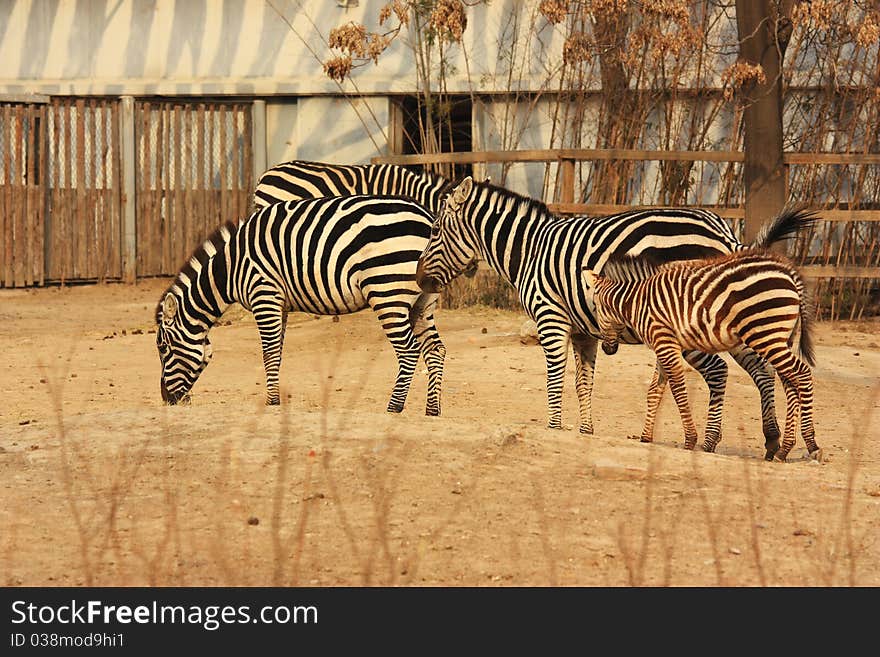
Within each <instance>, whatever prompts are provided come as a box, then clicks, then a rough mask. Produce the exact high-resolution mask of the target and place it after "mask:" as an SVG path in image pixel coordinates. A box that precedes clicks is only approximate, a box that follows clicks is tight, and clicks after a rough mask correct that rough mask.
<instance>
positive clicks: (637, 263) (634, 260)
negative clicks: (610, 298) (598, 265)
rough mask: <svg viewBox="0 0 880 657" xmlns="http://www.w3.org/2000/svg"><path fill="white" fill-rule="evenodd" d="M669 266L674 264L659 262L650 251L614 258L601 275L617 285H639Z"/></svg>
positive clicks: (607, 263)
mask: <svg viewBox="0 0 880 657" xmlns="http://www.w3.org/2000/svg"><path fill="white" fill-rule="evenodd" d="M669 264H674V263H668V262H663V261H661V260H658V259H657V258H656V257H655V256H654V255H652V254H651V253H650V252H649V251H646V252H645V253H642V254H640V255H637V256H630V255H624V256H612V257H611V258H609V259H608V261H607V262H606V263H605V264H604V265H603V267H602V270H601V271H600V272H599V275H600V276H603V277H605V278H608V279H610V280H612V281H614V282H615V283H638V282H639V281H643V280H645V279H646V278H650V277H651V276H653V275H654V274H655V273H657V272H658V271H659V270H660V269H661V268H662V267H665V266H668V265H669Z"/></svg>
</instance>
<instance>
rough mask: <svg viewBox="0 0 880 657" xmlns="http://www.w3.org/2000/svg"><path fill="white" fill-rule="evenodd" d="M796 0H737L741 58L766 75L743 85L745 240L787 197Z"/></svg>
mask: <svg viewBox="0 0 880 657" xmlns="http://www.w3.org/2000/svg"><path fill="white" fill-rule="evenodd" d="M793 5H794V0H782V1H781V2H780V1H779V0H736V26H737V31H738V32H739V41H740V59H741V60H744V61H746V62H748V63H750V64H760V65H761V67H762V68H763V69H764V74H765V75H766V77H767V79H766V81H765V82H764V83H763V84H757V83H755V84H752V85H750V86H748V87H747V88H745V89H744V90H743V91H744V96H745V97H744V102H745V111H744V131H745V134H744V138H743V147H744V149H745V165H744V170H743V178H744V183H745V194H746V208H745V210H746V223H745V236H744V237H745V242H746V243H748V242H750V241H751V240H752V239H754V237H755V235H756V234H757V232H758V230H759V228H760V227H761V225H762V224H763V223H764V222H765V221H769V220H770V219H771V218H773V217H774V216H776V215H777V214H778V213H779V212H780V210H782V208H783V207H784V206H785V203H786V199H787V186H788V185H787V182H788V181H787V176H786V170H785V166H784V164H783V162H782V145H783V144H782V134H783V133H782V62H783V58H784V56H785V48H786V46H787V45H788V39H789V37H790V35H791V20H790V18H789V17H790V16H791V9H792V7H793Z"/></svg>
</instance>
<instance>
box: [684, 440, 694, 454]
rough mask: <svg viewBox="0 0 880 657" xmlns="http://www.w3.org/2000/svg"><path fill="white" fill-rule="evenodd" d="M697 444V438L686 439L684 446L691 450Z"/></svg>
mask: <svg viewBox="0 0 880 657" xmlns="http://www.w3.org/2000/svg"><path fill="white" fill-rule="evenodd" d="M696 446H697V441H696V440H685V441H684V448H685V449H686V450H688V451H690V452H692V451H694V448H695V447H696Z"/></svg>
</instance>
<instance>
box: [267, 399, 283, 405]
mask: <svg viewBox="0 0 880 657" xmlns="http://www.w3.org/2000/svg"><path fill="white" fill-rule="evenodd" d="M266 406H281V400H280V399H267V400H266Z"/></svg>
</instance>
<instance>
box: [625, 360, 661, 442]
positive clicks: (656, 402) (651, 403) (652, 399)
mask: <svg viewBox="0 0 880 657" xmlns="http://www.w3.org/2000/svg"><path fill="white" fill-rule="evenodd" d="M665 390H666V374H665V373H664V371H663V367H661V365H660V362H659V361H658V362H657V363H656V364H655V365H654V376H653V377H651V385H650V386H649V387H648V409H647V411H646V413H645V427H644V428H643V429H642V436H641V438H639V440H640V441H641V442H643V443H652V442H654V422H656V420H657V409H658V408H660V402H661V401H662V400H663V392H664V391H665ZM633 438H635V436H633Z"/></svg>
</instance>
